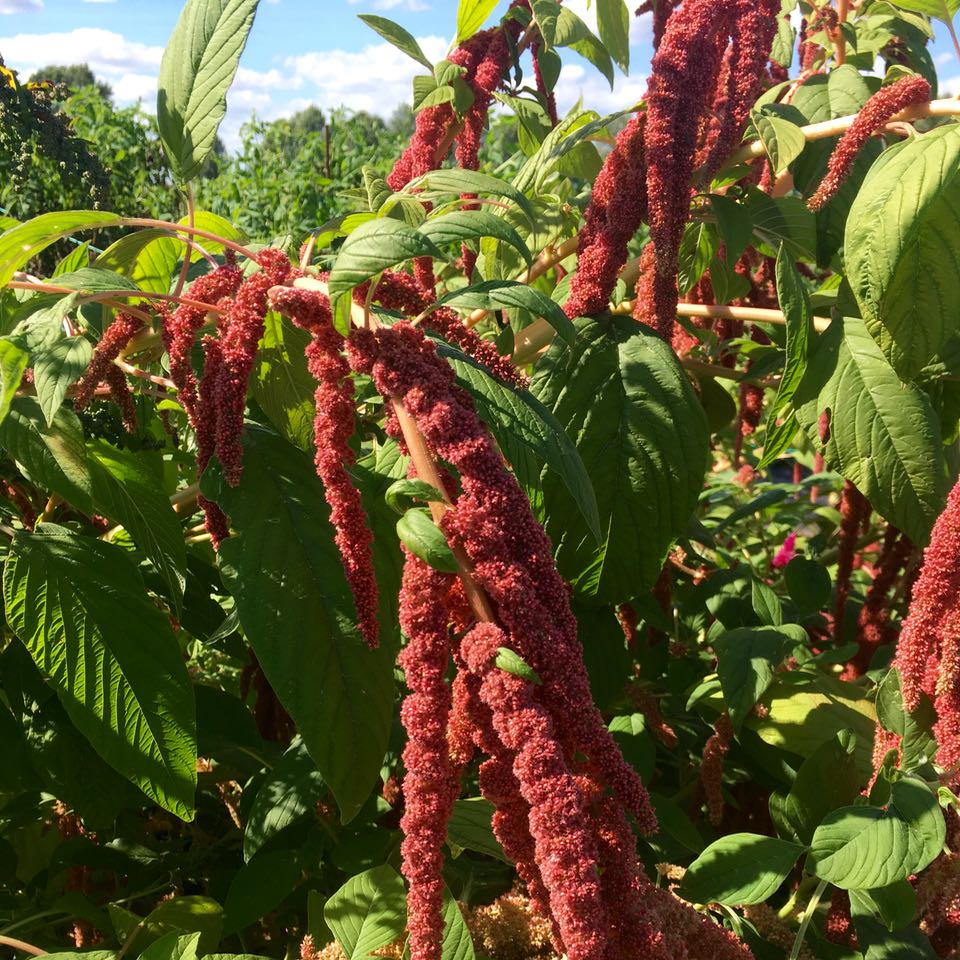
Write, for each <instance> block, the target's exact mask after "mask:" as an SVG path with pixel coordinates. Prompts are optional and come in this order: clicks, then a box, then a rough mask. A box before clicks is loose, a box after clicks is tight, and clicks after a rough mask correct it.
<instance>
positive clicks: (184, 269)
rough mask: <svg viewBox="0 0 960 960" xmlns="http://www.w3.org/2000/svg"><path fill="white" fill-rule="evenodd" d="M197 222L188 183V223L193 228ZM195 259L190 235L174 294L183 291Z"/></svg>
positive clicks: (191, 188) (176, 295) (191, 191)
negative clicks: (191, 264)
mask: <svg viewBox="0 0 960 960" xmlns="http://www.w3.org/2000/svg"><path fill="white" fill-rule="evenodd" d="M194 223H195V218H194V205H193V187H192V186H191V185H190V184H189V183H188V184H187V225H188V226H190V227H191V228H192V227H193V225H194ZM192 259H193V243H192V242H191V240H190V238H189V236H188V237H187V239H186V246H185V247H184V250H183V266H181V267H180V276H179V277H178V278H177V286H176V287H175V288H174V291H173V295H174V296H175V297H179V296H180V294H181V293H183V288H184V286H186V283H187V274H188V273H190V261H191V260H192Z"/></svg>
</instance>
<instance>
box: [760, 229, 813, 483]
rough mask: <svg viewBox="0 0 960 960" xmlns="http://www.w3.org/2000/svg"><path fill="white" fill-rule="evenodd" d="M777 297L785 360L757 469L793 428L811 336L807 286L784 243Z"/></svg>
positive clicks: (786, 440)
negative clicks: (782, 322)
mask: <svg viewBox="0 0 960 960" xmlns="http://www.w3.org/2000/svg"><path fill="white" fill-rule="evenodd" d="M776 275H777V300H778V301H779V303H780V309H781V310H782V311H783V315H784V319H785V320H786V332H787V360H786V363H785V365H784V368H783V376H782V377H781V378H780V384H779V386H778V387H777V396H776V398H775V399H774V401H773V403H772V404H771V405H770V409H769V411H768V412H767V423H766V428H765V432H764V444H763V446H764V452H763V457H762V458H761V460H760V464H759V467H758V469H761V470H762V469H764V468H765V467H768V466H770V464H771V463H773V461H774V460H776V458H777V457H778V456H780V454H781V453H783V452H784V451H785V450H786V449H787V448H788V447H789V446H790V443H791V441H792V440H793V438H794V436H795V434H796V432H797V419H796V415H795V414H794V412H793V398H794V395H795V394H796V392H797V388H798V387H799V386H800V383H801V381H802V380H803V375H804V373H805V372H806V369H807V355H808V353H809V350H810V341H811V339H812V338H813V307H812V306H811V305H810V297H809V295H808V294H807V288H806V287H805V286H804V285H803V281H802V279H801V278H800V274H799V273H798V272H797V268H796V266H794V263H793V258H792V257H790V255H789V254H788V253H787V252H786V248H785V247H784V246H781V247H780V252H779V253H778V254H777V268H776Z"/></svg>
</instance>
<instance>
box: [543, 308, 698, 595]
mask: <svg viewBox="0 0 960 960" xmlns="http://www.w3.org/2000/svg"><path fill="white" fill-rule="evenodd" d="M575 324H576V328H577V334H578V335H577V340H576V342H575V343H574V344H573V346H572V347H568V346H566V345H565V344H563V343H561V342H559V341H554V343H553V345H552V346H551V347H550V350H549V351H548V352H547V354H546V355H545V356H544V357H543V358H542V359H541V360H540V362H539V363H538V364H537V367H536V370H535V372H534V378H533V382H532V384H531V388H530V389H531V392H532V393H533V395H534V396H535V397H536V398H537V399H538V400H540V401H541V402H542V403H543V404H544V405H545V406H546V407H547V408H549V409H551V410H552V411H553V413H554V415H555V416H556V417H557V419H558V420H559V421H560V423H562V424H563V425H564V429H565V430H566V432H567V434H568V435H569V437H570V438H571V439H572V440H573V441H574V443H575V445H576V447H577V451H578V452H579V454H580V457H581V459H582V461H583V463H584V465H585V466H586V469H587V473H588V475H589V476H590V479H591V481H592V484H593V488H594V491H595V492H596V498H597V504H598V506H599V514H600V528H601V532H602V541H601V544H600V546H599V547H598V546H597V545H596V543H595V542H594V541H593V540H592V537H591V534H590V530H589V528H588V527H587V525H586V523H585V522H584V521H583V520H582V519H581V518H580V517H578V516H577V514H576V513H575V512H574V510H573V508H572V506H573V505H572V504H571V503H570V496H569V493H568V491H567V490H566V489H565V487H564V486H563V484H562V483H561V481H560V479H559V477H558V476H557V475H556V474H555V473H554V472H553V471H552V470H550V469H547V470H546V471H545V472H544V474H543V477H542V483H543V505H544V512H545V514H546V517H547V523H546V529H547V532H548V534H550V537H551V539H552V541H553V544H554V547H555V550H556V556H557V563H558V565H559V567H560V570H561V572H562V573H563V575H564V576H565V577H566V578H567V579H568V580H570V581H571V582H572V583H573V584H574V585H575V586H576V588H577V589H578V591H579V592H580V593H582V594H584V595H585V596H588V597H590V598H593V599H596V600H597V601H603V602H621V601H623V600H626V599H627V598H629V597H635V596H638V595H640V594H642V593H644V592H645V591H646V590H647V589H649V588H650V587H651V586H652V585H653V583H654V582H655V581H656V579H657V577H658V576H659V575H660V570H661V568H662V566H663V561H664V559H665V558H666V555H667V553H668V552H669V550H670V548H671V546H672V545H673V542H674V540H675V539H676V538H677V537H678V536H680V535H681V534H682V533H683V532H684V531H685V530H686V529H687V526H688V524H689V521H690V516H691V514H692V513H693V510H694V508H695V506H696V504H697V500H698V497H699V494H700V489H701V486H702V483H703V476H704V472H705V470H706V467H707V443H708V439H709V434H708V429H707V422H706V417H705V415H704V413H703V409H702V408H701V406H700V403H699V401H698V400H697V398H696V395H695V394H694V392H693V389H692V387H691V386H690V382H689V380H688V378H687V376H686V374H685V373H684V371H683V369H682V368H681V367H680V364H679V362H678V361H677V358H676V356H675V355H674V353H673V351H672V350H671V349H670V348H669V346H668V345H666V344H665V343H664V342H663V341H662V340H661V339H660V338H659V337H657V336H656V335H654V334H651V333H649V332H648V331H646V330H645V329H644V328H643V327H642V326H638V325H637V324H636V323H635V322H634V321H632V320H631V319H630V318H629V317H601V318H580V319H578V320H576V321H575ZM678 422H682V423H683V424H684V429H683V430H682V431H677V429H676V424H677V423H678Z"/></svg>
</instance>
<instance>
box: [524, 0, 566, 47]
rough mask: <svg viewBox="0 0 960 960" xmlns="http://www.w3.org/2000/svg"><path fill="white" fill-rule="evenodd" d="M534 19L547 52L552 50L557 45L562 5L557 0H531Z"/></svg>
mask: <svg viewBox="0 0 960 960" xmlns="http://www.w3.org/2000/svg"><path fill="white" fill-rule="evenodd" d="M530 6H531V7H532V8H533V17H534V20H535V21H536V23H537V26H538V27H539V28H540V36H541V37H543V46H544V49H545V50H550V49H551V48H552V47H553V46H554V44H555V43H556V36H557V18H558V17H559V16H560V4H559V3H556V2H555V0H531V4H530Z"/></svg>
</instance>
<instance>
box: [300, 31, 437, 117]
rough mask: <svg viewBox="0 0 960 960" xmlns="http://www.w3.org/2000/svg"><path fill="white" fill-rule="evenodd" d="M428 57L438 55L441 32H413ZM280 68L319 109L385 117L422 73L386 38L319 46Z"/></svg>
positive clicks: (420, 69) (408, 97)
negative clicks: (353, 46) (354, 45)
mask: <svg viewBox="0 0 960 960" xmlns="http://www.w3.org/2000/svg"><path fill="white" fill-rule="evenodd" d="M417 40H418V42H419V44H420V46H421V48H422V49H423V51H424V53H425V54H426V55H427V58H428V59H429V60H431V61H432V62H433V61H436V60H439V59H441V58H442V57H443V56H444V54H445V53H446V52H447V47H448V43H447V41H446V40H445V39H444V38H443V37H437V36H431V37H418V38H417ZM283 65H284V67H286V68H287V70H288V71H289V72H290V73H291V74H292V86H294V87H295V88H296V89H297V90H301V91H303V92H304V93H306V94H307V95H309V97H310V102H311V103H315V104H316V105H317V106H319V107H322V108H328V109H329V108H331V107H339V106H344V107H347V108H349V109H351V110H368V111H370V112H371V113H377V114H380V115H381V116H387V115H389V114H390V112H391V111H392V110H393V109H394V108H395V107H396V106H397V105H398V104H400V103H403V102H404V101H406V100H409V99H410V97H411V94H412V89H411V83H412V80H413V77H414V75H415V74H416V73H418V72H419V73H422V72H423V68H422V67H420V66H418V65H417V64H416V63H415V62H414V61H413V60H411V59H410V58H409V57H408V56H407V55H406V54H404V53H401V52H400V51H399V50H397V48H396V47H394V46H393V45H392V44H389V43H378V44H370V45H369V46H367V47H365V48H364V49H363V50H359V51H347V50H324V51H322V52H321V51H318V52H314V53H305V54H303V55H301V56H296V57H287V58H286V59H285V60H284V61H283Z"/></svg>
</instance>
